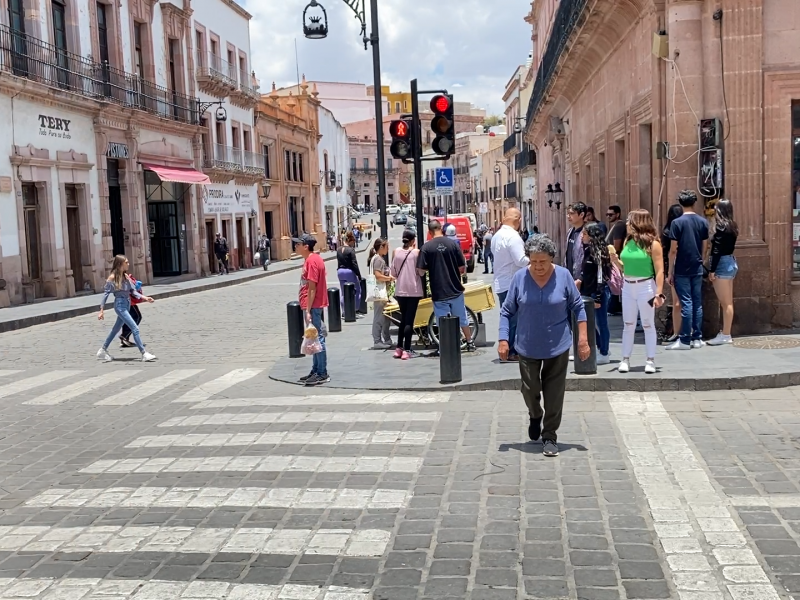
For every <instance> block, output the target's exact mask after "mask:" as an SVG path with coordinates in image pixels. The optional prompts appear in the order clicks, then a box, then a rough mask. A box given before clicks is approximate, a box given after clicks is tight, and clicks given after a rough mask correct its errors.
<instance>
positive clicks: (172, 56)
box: [169, 38, 180, 119]
mask: <svg viewBox="0 0 800 600" xmlns="http://www.w3.org/2000/svg"><path fill="white" fill-rule="evenodd" d="M179 44H180V41H179V40H176V39H173V38H171V39H170V40H169V89H170V91H171V92H172V116H173V117H174V118H176V119H177V118H178V81H179V80H178V73H179V72H180V67H179V66H178V60H179V57H180V46H179Z"/></svg>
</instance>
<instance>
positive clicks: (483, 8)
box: [239, 0, 531, 115]
mask: <svg viewBox="0 0 800 600" xmlns="http://www.w3.org/2000/svg"><path fill="white" fill-rule="evenodd" d="M239 1H240V2H241V3H242V4H243V5H244V7H245V9H246V10H247V11H248V12H250V13H251V14H252V15H253V19H252V21H251V22H250V46H251V53H252V56H253V68H254V69H255V71H256V76H257V77H258V78H259V80H260V81H261V89H262V91H265V92H267V91H269V90H270V89H271V87H272V82H273V81H274V82H275V83H276V84H277V85H278V87H281V86H286V85H293V84H295V83H297V65H296V63H295V40H296V42H297V58H298V60H297V63H299V71H300V74H301V76H302V75H303V74H305V76H306V78H307V79H308V80H310V81H311V80H318V81H343V82H358V83H366V84H368V85H371V84H372V81H373V76H372V48H371V47H370V49H369V50H368V51H365V50H364V44H363V43H362V41H361V36H360V24H359V22H358V21H357V20H356V18H355V15H354V13H353V12H352V11H351V10H350V8H349V7H348V6H347V4H346V3H345V1H344V0H321V1H322V3H323V5H324V7H325V9H326V11H327V13H328V24H329V28H330V33H329V34H328V37H327V38H326V39H324V40H308V39H306V38H305V37H304V36H303V18H302V15H303V9H304V8H305V7H306V5H307V4H308V1H309V0H239ZM350 1H351V2H352V1H353V0H350ZM378 4H379V6H378V13H379V19H380V48H381V77H382V80H383V81H382V84H383V85H384V86H386V85H390V86H391V88H392V91H408V90H409V81H410V80H411V79H414V78H417V79H418V80H419V85H420V88H421V89H431V88H437V89H438V88H445V89H447V90H448V91H449V92H451V93H453V94H454V95H455V99H456V101H458V102H462V101H468V102H472V103H473V104H475V105H476V106H477V107H479V108H485V109H486V111H487V115H492V114H502V113H503V110H504V108H503V106H504V105H503V91H504V89H505V85H506V83H507V82H508V80H509V79H511V77H512V75H513V74H514V70H515V69H516V67H517V66H519V65H520V64H524V63H525V61H526V60H527V57H528V53H529V52H530V47H531V28H530V25H528V24H527V23H525V21H523V19H524V17H525V15H526V14H528V12H529V11H530V6H531V0H434V1H433V2H431V1H426V0H379V2H378ZM367 5H368V6H367V21H368V23H367V25H368V26H367V32H368V33H369V31H370V27H369V19H370V15H369V0H367ZM500 6H502V9H500V8H499V7H500Z"/></svg>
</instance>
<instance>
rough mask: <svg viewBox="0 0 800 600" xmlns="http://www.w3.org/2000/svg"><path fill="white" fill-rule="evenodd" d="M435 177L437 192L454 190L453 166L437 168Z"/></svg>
mask: <svg viewBox="0 0 800 600" xmlns="http://www.w3.org/2000/svg"><path fill="white" fill-rule="evenodd" d="M434 177H435V180H436V185H435V189H436V191H437V192H452V191H453V167H441V168H439V169H435V171H434Z"/></svg>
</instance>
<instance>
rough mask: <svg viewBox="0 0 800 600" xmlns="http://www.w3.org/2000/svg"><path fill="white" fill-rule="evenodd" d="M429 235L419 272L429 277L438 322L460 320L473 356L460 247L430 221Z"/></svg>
mask: <svg viewBox="0 0 800 600" xmlns="http://www.w3.org/2000/svg"><path fill="white" fill-rule="evenodd" d="M428 231H429V232H430V234H431V236H432V237H431V239H430V240H429V241H428V242H426V243H425V245H424V246H422V250H421V251H420V253H419V257H418V258H417V272H418V273H419V274H420V275H425V273H428V276H429V277H428V278H429V280H430V284H431V298H432V299H433V314H434V315H436V319H437V320H438V319H440V318H442V317H447V316H450V315H452V316H454V317H458V319H459V322H460V324H461V332H462V333H463V334H464V339H465V340H466V344H467V352H474V351H475V343H474V342H473V340H472V332H471V331H470V327H469V320H468V319H467V305H466V304H465V301H464V286H463V285H462V283H461V276H462V275H463V274H464V273H465V272H466V270H467V261H466V260H465V259H464V253H463V252H462V251H461V245H460V244H459V243H458V242H457V241H453V240H452V239H451V238H449V237H446V236H445V235H444V233H443V232H442V224H441V223H440V222H439V221H436V220H433V221H430V222H429V223H428Z"/></svg>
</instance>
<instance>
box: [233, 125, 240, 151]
mask: <svg viewBox="0 0 800 600" xmlns="http://www.w3.org/2000/svg"><path fill="white" fill-rule="evenodd" d="M231 138H232V141H233V147H234V148H237V149H238V148H239V144H240V141H239V128H238V127H237V126H236V125H233V126H231Z"/></svg>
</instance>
